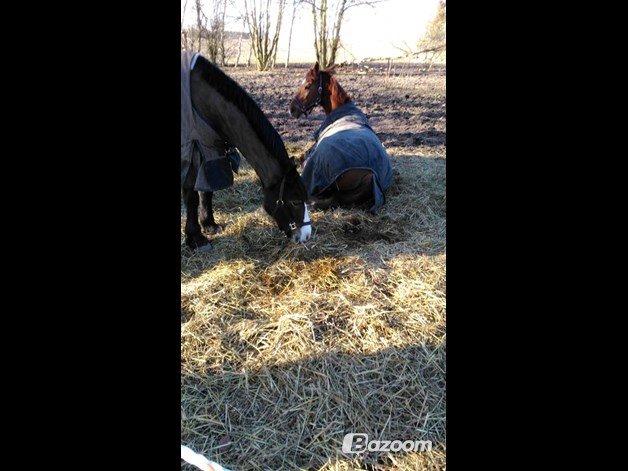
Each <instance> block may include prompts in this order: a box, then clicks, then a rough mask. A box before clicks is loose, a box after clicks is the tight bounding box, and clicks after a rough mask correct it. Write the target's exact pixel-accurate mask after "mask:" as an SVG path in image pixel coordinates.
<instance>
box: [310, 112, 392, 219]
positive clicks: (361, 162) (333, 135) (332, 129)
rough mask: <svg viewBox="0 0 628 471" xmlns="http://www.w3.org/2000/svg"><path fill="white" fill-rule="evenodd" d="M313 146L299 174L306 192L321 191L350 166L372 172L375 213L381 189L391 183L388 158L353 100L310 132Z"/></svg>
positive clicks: (315, 193)
mask: <svg viewBox="0 0 628 471" xmlns="http://www.w3.org/2000/svg"><path fill="white" fill-rule="evenodd" d="M314 139H315V140H316V144H315V146H314V147H313V148H312V150H311V151H310V153H309V154H308V156H307V158H306V161H305V163H304V169H303V173H302V175H301V177H302V178H303V182H304V183H305V185H306V187H307V190H308V194H309V195H310V196H312V197H317V196H319V195H322V194H324V193H325V191H326V190H327V189H328V188H330V187H331V186H332V185H334V183H335V182H336V180H337V179H338V178H339V177H341V176H342V174H344V173H345V172H347V171H348V170H352V169H362V170H370V171H371V172H372V173H373V205H372V207H371V208H370V211H371V212H373V213H375V212H376V211H377V210H378V209H379V208H380V207H381V206H382V205H383V204H384V202H385V196H384V194H385V192H386V190H387V189H388V188H389V187H390V185H391V183H392V175H393V172H392V166H391V164H390V157H389V156H388V153H387V152H386V149H384V146H383V145H382V143H381V142H380V140H379V138H378V137H377V135H376V134H375V132H373V129H372V128H371V126H370V125H369V121H368V118H367V117H366V115H365V114H364V113H362V111H360V109H359V108H358V107H357V106H355V105H354V104H353V103H351V102H350V103H346V104H344V105H342V106H341V107H339V108H336V109H335V110H334V111H332V112H331V113H330V114H329V115H328V116H327V117H326V119H325V121H323V124H322V125H321V127H320V128H319V129H318V130H317V131H316V133H315V134H314Z"/></svg>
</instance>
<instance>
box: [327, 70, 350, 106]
mask: <svg viewBox="0 0 628 471" xmlns="http://www.w3.org/2000/svg"><path fill="white" fill-rule="evenodd" d="M320 72H321V73H324V74H327V76H328V80H329V99H330V100H331V97H332V95H334V96H335V97H336V100H338V104H340V105H344V104H345V103H348V102H350V101H351V97H350V96H349V94H348V93H347V92H346V91H345V89H344V88H342V87H341V86H340V83H339V82H338V80H336V78H335V77H334V75H335V74H336V66H335V65H332V66H331V67H327V68H326V69H321V70H320ZM330 105H331V104H330Z"/></svg>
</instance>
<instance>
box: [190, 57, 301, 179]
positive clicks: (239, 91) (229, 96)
mask: <svg viewBox="0 0 628 471" xmlns="http://www.w3.org/2000/svg"><path fill="white" fill-rule="evenodd" d="M194 68H195V69H196V68H199V69H200V71H201V75H202V77H203V79H205V80H206V81H207V83H208V84H209V85H210V86H211V87H213V88H214V89H215V90H217V91H218V93H220V94H221V95H222V96H223V97H224V98H225V100H227V101H229V102H230V103H232V104H233V105H234V106H235V107H236V108H237V109H238V110H239V111H240V112H241V113H242V114H243V115H244V116H246V118H247V120H248V121H249V124H250V125H251V127H252V128H253V130H254V131H255V134H256V135H257V137H258V138H259V140H260V141H261V143H262V144H263V145H264V147H266V149H267V150H268V152H269V153H270V154H271V155H273V156H275V157H276V158H277V160H278V161H279V163H280V164H281V165H282V166H284V167H286V166H288V165H292V164H291V161H290V157H289V156H288V152H287V151H286V146H285V145H284V143H283V140H282V139H281V136H280V135H279V133H278V132H277V130H276V129H275V127H274V126H273V125H272V124H271V123H270V121H269V120H268V118H267V117H266V115H265V114H264V112H263V111H262V110H261V109H260V107H259V106H258V105H257V103H255V100H253V98H252V97H251V96H250V95H249V94H248V93H247V92H246V91H245V90H244V89H243V88H242V87H241V86H240V85H238V83H237V82H236V81H235V80H233V79H232V78H231V77H229V76H228V75H227V74H225V73H224V72H223V71H222V70H220V69H219V68H218V67H217V66H215V65H214V64H212V63H211V62H210V61H208V60H207V59H206V58H205V57H203V56H201V55H199V56H198V59H197V60H196V65H195V66H194Z"/></svg>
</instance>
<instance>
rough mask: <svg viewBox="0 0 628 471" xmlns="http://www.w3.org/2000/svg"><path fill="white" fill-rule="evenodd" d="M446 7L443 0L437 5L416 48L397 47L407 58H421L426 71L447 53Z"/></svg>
mask: <svg viewBox="0 0 628 471" xmlns="http://www.w3.org/2000/svg"><path fill="white" fill-rule="evenodd" d="M446 24H447V5H446V3H445V1H444V0H441V1H440V2H439V4H438V10H437V11H436V14H435V15H434V18H432V19H431V20H430V22H429V23H428V24H427V28H426V30H425V34H424V35H423V37H422V38H421V39H420V40H419V41H418V42H417V45H416V48H413V47H409V46H407V45H406V46H405V47H397V46H395V47H397V49H399V50H400V51H403V52H404V53H405V55H406V56H407V57H423V59H424V60H425V62H426V63H427V64H429V66H428V70H429V69H431V68H432V65H433V63H434V61H435V60H437V59H440V58H441V57H443V55H444V54H446V52H447V34H446V33H447V29H446Z"/></svg>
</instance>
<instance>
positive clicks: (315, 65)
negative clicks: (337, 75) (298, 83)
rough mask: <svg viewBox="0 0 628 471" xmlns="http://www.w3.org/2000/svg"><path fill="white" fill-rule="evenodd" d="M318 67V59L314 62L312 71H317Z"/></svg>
mask: <svg viewBox="0 0 628 471" xmlns="http://www.w3.org/2000/svg"><path fill="white" fill-rule="evenodd" d="M318 70H319V67H318V61H317V62H316V64H314V72H316V73H318Z"/></svg>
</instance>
